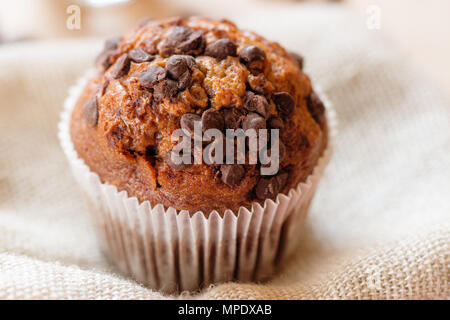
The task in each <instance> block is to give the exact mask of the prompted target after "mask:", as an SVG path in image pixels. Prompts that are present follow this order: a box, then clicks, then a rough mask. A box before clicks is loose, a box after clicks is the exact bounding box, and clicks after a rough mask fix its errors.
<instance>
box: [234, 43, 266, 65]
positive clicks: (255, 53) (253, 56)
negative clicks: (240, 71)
mask: <svg viewBox="0 0 450 320" xmlns="http://www.w3.org/2000/svg"><path fill="white" fill-rule="evenodd" d="M239 58H240V59H241V61H242V62H244V63H245V64H249V63H251V62H254V61H264V60H265V59H266V53H265V52H264V50H263V49H261V48H260V47H257V46H245V47H243V48H242V49H241V52H240V53H239Z"/></svg>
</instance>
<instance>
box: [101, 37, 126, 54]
mask: <svg viewBox="0 0 450 320" xmlns="http://www.w3.org/2000/svg"><path fill="white" fill-rule="evenodd" d="M121 40H122V37H121V36H117V37H112V38H109V39H107V40H106V41H105V46H104V48H103V49H104V50H105V51H106V50H115V49H117V48H118V46H119V43H120V41H121Z"/></svg>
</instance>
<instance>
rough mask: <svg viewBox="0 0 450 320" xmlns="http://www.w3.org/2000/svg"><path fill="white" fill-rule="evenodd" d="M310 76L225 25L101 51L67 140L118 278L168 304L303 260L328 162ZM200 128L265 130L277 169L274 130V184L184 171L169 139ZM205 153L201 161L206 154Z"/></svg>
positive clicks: (272, 46)
mask: <svg viewBox="0 0 450 320" xmlns="http://www.w3.org/2000/svg"><path fill="white" fill-rule="evenodd" d="M302 67H303V59H302V58H301V57H300V56H298V55H297V54H294V53H290V52H288V51H286V50H285V49H284V48H283V47H281V46H280V45H279V44H278V43H276V42H271V41H268V40H266V39H264V38H263V37H261V36H259V35H257V34H255V33H252V32H247V31H242V30H239V29H238V28H237V27H236V26H235V25H234V24H233V23H231V22H230V21H227V20H220V21H215V20H211V19H207V18H202V17H193V18H187V19H181V18H171V19H166V20H158V21H152V20H145V21H144V22H141V23H140V24H139V25H138V26H137V27H136V28H135V29H134V30H132V31H131V32H130V33H128V34H126V35H125V36H122V37H118V38H114V39H110V40H108V41H107V42H106V43H105V47H104V50H103V51H102V52H101V53H100V55H99V57H98V58H97V61H96V65H95V69H94V70H93V71H92V72H91V73H90V75H89V77H88V78H87V79H85V81H84V83H83V84H82V88H78V91H77V92H76V93H73V92H72V95H71V98H70V99H69V101H68V102H67V104H66V109H67V110H66V111H67V112H66V115H65V116H63V120H62V124H61V128H60V130H61V132H60V136H61V141H62V143H63V147H64V149H65V151H66V154H67V155H68V156H69V160H71V163H72V167H73V168H74V167H75V168H78V169H74V174H75V175H76V176H78V177H77V179H78V180H79V182H80V184H81V185H82V187H83V190H85V193H86V195H87V199H88V201H89V203H90V211H91V212H92V213H93V215H94V217H95V219H96V222H97V224H96V225H97V227H98V230H99V231H100V235H101V237H102V239H103V240H104V242H105V243H106V250H107V252H108V254H109V255H110V256H111V257H112V260H114V261H115V262H116V263H117V264H118V266H119V268H120V269H121V270H122V271H124V272H126V273H127V274H130V275H132V276H134V277H135V278H136V279H137V280H139V281H140V282H143V283H145V284H147V285H150V286H151V287H154V288H158V289H162V290H165V291H167V292H173V291H177V290H178V291H180V290H195V289H197V288H199V287H202V286H204V285H207V284H210V283H214V282H217V281H228V280H233V279H237V280H244V281H248V280H260V279H262V278H265V277H266V276H267V275H268V274H270V273H272V271H273V270H274V269H275V267H276V265H278V263H279V261H280V260H281V257H282V253H283V252H284V251H286V250H287V249H286V248H288V247H295V244H296V242H297V241H295V240H294V238H296V237H297V235H296V234H298V228H300V226H301V223H302V221H303V218H304V216H305V214H306V211H307V208H308V206H309V203H310V201H311V198H312V194H313V191H314V189H315V186H316V184H317V182H318V179H319V176H320V174H321V172H322V171H323V168H324V167H325V164H326V162H327V151H328V149H329V148H327V146H328V126H329V124H328V123H327V118H326V116H325V107H324V104H323V102H322V101H321V100H320V98H319V96H318V95H317V94H316V93H315V91H314V89H313V88H312V85H311V81H310V79H309V77H308V76H307V75H306V74H304V73H303V71H302ZM194 123H199V124H201V130H203V131H205V130H207V129H216V130H218V132H220V134H221V136H222V135H223V137H225V133H227V132H228V130H231V129H233V130H237V129H243V130H244V131H245V130H248V129H255V130H259V129H268V130H269V137H268V141H269V147H268V152H269V153H268V154H269V155H270V152H271V151H272V149H270V142H271V141H272V140H271V136H270V134H271V133H272V132H274V131H273V130H272V131H271V129H275V130H278V132H279V139H278V140H277V141H278V148H277V150H278V154H279V157H278V158H277V159H278V163H277V164H278V166H277V169H278V170H275V171H274V172H273V174H270V175H264V174H262V172H263V171H262V168H264V166H267V164H265V163H261V161H259V160H260V159H258V161H256V162H255V161H254V162H251V161H250V160H249V155H248V153H247V154H244V160H245V161H244V162H243V163H235V162H236V161H234V163H223V162H220V161H216V162H212V163H207V162H206V161H202V162H201V163H177V162H176V161H174V157H173V153H174V152H175V151H174V150H175V149H176V147H177V146H179V144H180V140H179V139H178V140H177V139H174V137H173V134H174V132H176V131H177V130H179V129H181V130H182V132H183V134H184V135H185V136H186V137H187V139H188V140H190V141H192V139H193V138H195V134H196V133H194ZM200 133H202V132H200ZM258 138H259V136H258ZM216 139H217V138H216ZM225 140H226V139H225ZM232 143H234V145H235V146H236V141H234V142H232ZM247 143H248V142H247ZM259 143H260V144H261V142H259ZM196 146H197V149H195V148H193V147H192V146H190V147H189V148H192V152H193V154H195V152H200V154H202V155H205V153H204V152H205V148H206V144H205V142H204V141H203V142H201V144H200V146H199V145H196ZM198 147H199V148H198ZM221 148H222V146H221ZM216 152H217V151H216ZM328 153H329V152H328ZM258 155H260V154H258ZM232 158H233V159H234V160H236V154H233V155H232ZM76 161H78V162H76ZM290 229H292V230H293V231H292V232H290V231H289V230H290ZM216 233H217V234H216ZM264 234H265V235H264ZM288 242H290V243H289V244H287V243H288ZM265 246H266V247H267V248H266V249H265ZM252 248H253V249H254V250H250V249H252ZM287 251H290V250H287ZM168 252H169V253H168ZM183 259H185V261H184V262H183ZM246 259H250V260H251V261H252V262H251V263H247V264H246V265H243V264H244V263H243V262H245V261H246ZM162 268H168V270H172V271H173V272H172V271H171V272H172V273H171V272H166V271H167V270H165V271H164V272H163V270H162ZM168 274H169V275H168ZM183 275H184V277H183ZM188 275H189V276H188ZM188 278H189V279H188Z"/></svg>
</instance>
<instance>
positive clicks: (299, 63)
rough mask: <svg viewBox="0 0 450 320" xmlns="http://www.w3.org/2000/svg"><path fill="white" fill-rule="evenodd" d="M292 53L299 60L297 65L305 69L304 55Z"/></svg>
mask: <svg viewBox="0 0 450 320" xmlns="http://www.w3.org/2000/svg"><path fill="white" fill-rule="evenodd" d="M291 55H292V57H293V58H294V59H295V61H296V62H297V65H298V67H299V68H300V70H303V61H304V59H303V57H302V56H301V55H299V54H298V53H295V52H291Z"/></svg>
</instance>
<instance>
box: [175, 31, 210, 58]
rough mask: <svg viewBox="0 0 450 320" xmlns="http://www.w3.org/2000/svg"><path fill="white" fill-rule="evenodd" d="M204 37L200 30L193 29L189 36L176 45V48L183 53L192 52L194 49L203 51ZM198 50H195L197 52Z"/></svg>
mask: <svg viewBox="0 0 450 320" xmlns="http://www.w3.org/2000/svg"><path fill="white" fill-rule="evenodd" d="M204 47H205V39H204V37H203V32H202V31H194V32H192V33H191V34H190V35H189V37H188V38H187V39H186V40H185V41H183V42H182V43H180V44H179V45H178V49H179V50H180V51H181V52H182V53H185V54H194V52H195V51H199V50H201V51H203V49H204ZM199 53H200V52H197V54H199Z"/></svg>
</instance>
